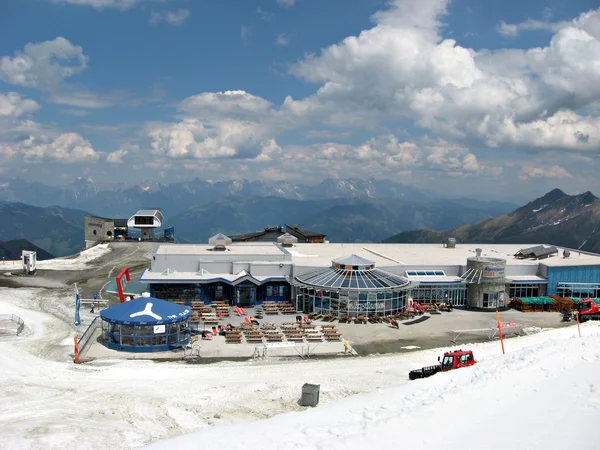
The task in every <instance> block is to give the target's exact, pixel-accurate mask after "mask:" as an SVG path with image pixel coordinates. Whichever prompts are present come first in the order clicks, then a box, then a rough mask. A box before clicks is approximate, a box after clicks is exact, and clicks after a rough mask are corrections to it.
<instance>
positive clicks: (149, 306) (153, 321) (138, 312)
mask: <svg viewBox="0 0 600 450" xmlns="http://www.w3.org/2000/svg"><path fill="white" fill-rule="evenodd" d="M191 313H192V312H191V311H190V310H189V309H188V308H186V307H184V306H180V305H176V304H175V303H170V302H167V301H165V300H160V299H158V298H153V297H139V298H136V299H134V300H130V301H128V302H125V303H118V304H116V305H114V306H111V307H110V308H107V309H104V310H102V311H100V316H101V317H102V320H104V321H106V322H110V323H120V324H123V325H159V324H163V323H174V322H181V321H184V320H186V319H187V318H188V317H189V316H190V314H191Z"/></svg>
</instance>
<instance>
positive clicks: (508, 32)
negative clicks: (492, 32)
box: [496, 19, 570, 38]
mask: <svg viewBox="0 0 600 450" xmlns="http://www.w3.org/2000/svg"><path fill="white" fill-rule="evenodd" d="M569 24H570V22H548V21H545V20H535V19H527V20H526V21H524V22H521V23H516V24H511V23H506V22H505V21H503V20H501V21H500V23H498V26H497V27H496V28H497V30H498V32H499V33H500V34H501V35H502V36H504V37H510V38H515V37H517V36H518V35H519V33H521V32H522V31H531V30H545V31H552V32H556V31H558V30H560V29H561V28H565V27H567V26H569Z"/></svg>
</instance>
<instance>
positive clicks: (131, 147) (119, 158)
mask: <svg viewBox="0 0 600 450" xmlns="http://www.w3.org/2000/svg"><path fill="white" fill-rule="evenodd" d="M139 149H140V147H139V145H137V144H126V145H123V146H122V147H121V148H120V149H119V150H116V151H114V152H111V153H109V154H108V155H107V156H106V162H109V163H111V164H123V163H124V162H125V161H124V160H123V158H124V157H125V156H127V155H128V154H129V153H134V152H137V151H139Z"/></svg>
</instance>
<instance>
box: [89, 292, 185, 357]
mask: <svg viewBox="0 0 600 450" xmlns="http://www.w3.org/2000/svg"><path fill="white" fill-rule="evenodd" d="M190 314H191V310H190V309H189V308H187V307H185V306H180V305H176V304H174V303H170V302H167V301H165V300H160V299H158V298H153V297H139V298H136V299H133V300H130V301H128V302H125V303H119V304H117V305H114V306H111V307H110V308H107V309H105V310H103V311H101V312H100V317H101V318H102V343H103V344H104V345H105V346H106V347H108V348H111V349H113V350H119V351H125V352H163V351H168V350H173V349H175V348H179V347H184V346H186V345H187V344H188V343H189V342H190V329H189V318H190Z"/></svg>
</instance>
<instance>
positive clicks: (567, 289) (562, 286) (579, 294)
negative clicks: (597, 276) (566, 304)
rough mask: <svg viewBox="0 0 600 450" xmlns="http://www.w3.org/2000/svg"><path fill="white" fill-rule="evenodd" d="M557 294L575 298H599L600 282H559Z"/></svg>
mask: <svg viewBox="0 0 600 450" xmlns="http://www.w3.org/2000/svg"><path fill="white" fill-rule="evenodd" d="M556 295H559V296H561V297H573V298H590V297H591V298H599V297H600V283H558V285H557V287H556Z"/></svg>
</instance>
